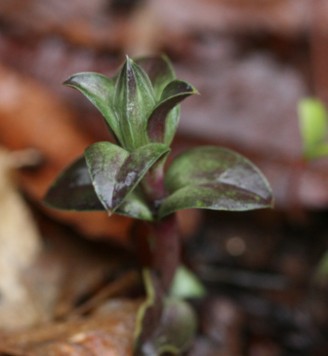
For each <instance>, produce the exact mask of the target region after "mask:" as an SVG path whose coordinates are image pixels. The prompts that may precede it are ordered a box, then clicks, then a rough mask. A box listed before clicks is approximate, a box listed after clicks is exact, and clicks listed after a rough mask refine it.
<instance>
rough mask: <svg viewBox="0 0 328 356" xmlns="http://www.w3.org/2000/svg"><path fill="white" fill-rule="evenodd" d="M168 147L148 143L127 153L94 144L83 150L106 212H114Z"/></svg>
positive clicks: (112, 145) (99, 143)
mask: <svg viewBox="0 0 328 356" xmlns="http://www.w3.org/2000/svg"><path fill="white" fill-rule="evenodd" d="M168 151H169V148H168V147H167V146H166V145H163V144H156V143H155V144H148V145H146V146H142V147H139V148H137V149H136V150H135V151H133V152H131V153H129V152H128V151H126V150H124V149H123V148H121V147H119V146H117V145H114V144H112V143H110V142H98V143H95V144H93V145H91V146H89V147H88V148H87V149H86V150H85V158H86V162H87V166H88V169H89V174H90V176H91V180H92V184H93V186H94V189H95V191H96V194H97V196H98V198H99V200H100V201H101V203H102V204H103V206H104V208H105V209H106V210H107V211H112V212H113V211H115V210H116V209H117V208H118V207H119V206H120V204H122V203H123V201H124V199H125V198H126V197H127V195H128V194H129V193H130V192H132V191H133V190H134V189H135V187H136V186H137V185H138V183H139V182H140V180H141V179H142V178H143V177H144V175H145V174H146V173H147V171H148V170H149V168H150V167H151V166H152V165H153V164H154V163H155V162H156V161H157V160H158V159H159V158H160V157H161V156H163V155H164V154H165V153H167V152H168Z"/></svg>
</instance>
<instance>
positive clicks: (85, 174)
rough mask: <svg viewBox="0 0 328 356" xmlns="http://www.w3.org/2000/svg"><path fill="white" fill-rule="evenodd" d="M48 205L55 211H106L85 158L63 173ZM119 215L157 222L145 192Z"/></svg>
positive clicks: (136, 194)
mask: <svg viewBox="0 0 328 356" xmlns="http://www.w3.org/2000/svg"><path fill="white" fill-rule="evenodd" d="M44 202H45V203H46V204H47V205H49V206H51V207H53V208H57V209H64V210H76V211H92V210H104V207H103V205H102V204H101V202H100V200H99V199H98V197H97V194H96V192H95V189H94V187H93V184H92V181H91V178H90V174H89V170H88V167H87V165H86V162H85V158H84V157H83V156H82V157H80V158H79V159H78V160H76V161H75V162H74V163H73V164H71V165H70V166H69V167H68V168H67V169H66V170H64V171H63V172H62V174H61V175H60V176H59V177H58V178H57V180H56V181H55V182H54V184H53V185H52V186H51V187H50V189H49V191H48V192H47V194H46V196H45V198H44ZM115 213H117V214H120V215H125V216H129V217H132V218H136V219H141V220H148V221H150V220H152V219H153V216H152V212H151V210H150V209H149V207H148V205H147V204H146V202H145V200H144V199H143V197H142V195H141V193H140V192H136V191H133V192H131V193H130V194H129V195H128V196H127V197H126V199H125V200H124V202H123V204H121V206H120V207H119V208H118V209H117V210H116V212H115Z"/></svg>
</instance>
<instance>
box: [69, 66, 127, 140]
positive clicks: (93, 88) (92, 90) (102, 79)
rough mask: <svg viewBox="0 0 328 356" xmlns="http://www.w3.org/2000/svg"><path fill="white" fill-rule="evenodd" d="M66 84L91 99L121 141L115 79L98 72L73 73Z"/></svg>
mask: <svg viewBox="0 0 328 356" xmlns="http://www.w3.org/2000/svg"><path fill="white" fill-rule="evenodd" d="M64 84H65V85H67V86H69V87H72V88H74V89H77V90H78V91H80V92H81V93H82V94H84V95H85V96H86V97H87V98H88V99H89V100H90V101H91V103H92V104H93V105H94V106H95V107H96V108H97V109H98V110H99V111H100V112H101V113H102V115H103V116H104V118H105V120H106V123H107V124H108V126H109V128H110V129H111V131H112V132H113V134H114V136H115V138H117V140H118V141H119V142H121V141H122V137H121V134H120V130H119V122H118V118H117V115H116V113H115V111H114V93H115V79H114V78H113V79H110V78H107V77H106V76H104V75H101V74H98V73H93V72H84V73H77V74H75V75H73V76H72V77H70V78H69V79H67V80H66V81H65V82H64Z"/></svg>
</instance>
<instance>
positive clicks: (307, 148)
mask: <svg viewBox="0 0 328 356" xmlns="http://www.w3.org/2000/svg"><path fill="white" fill-rule="evenodd" d="M298 114H299V126H300V133H301V138H302V143H303V156H304V158H305V159H306V160H313V159H316V158H320V157H325V156H327V155H328V116H327V110H326V108H325V106H324V105H323V103H322V102H321V101H320V100H318V99H314V98H306V99H303V100H301V101H300V103H299V105H298Z"/></svg>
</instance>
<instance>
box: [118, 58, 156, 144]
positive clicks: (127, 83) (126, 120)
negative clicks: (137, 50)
mask: <svg viewBox="0 0 328 356" xmlns="http://www.w3.org/2000/svg"><path fill="white" fill-rule="evenodd" d="M114 103H115V110H116V112H117V114H118V117H119V125H120V131H121V136H122V140H123V143H122V145H123V147H124V148H126V149H127V150H129V151H130V150H133V149H135V148H137V147H140V146H143V145H145V144H147V143H148V142H149V140H148V137H147V119H148V117H149V115H150V113H151V111H152V109H153V107H154V106H155V97H154V91H153V87H152V85H151V82H150V80H149V78H148V76H147V74H146V73H145V72H144V71H143V70H142V69H141V68H140V67H139V66H138V65H137V64H136V63H134V62H133V61H132V60H131V59H130V58H127V59H126V61H125V63H124V66H123V68H122V69H121V72H120V74H119V76H118V78H117V82H116V87H115V97H114Z"/></svg>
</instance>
